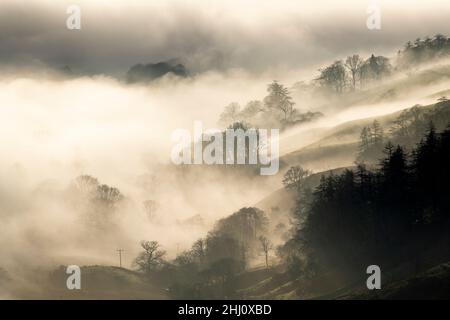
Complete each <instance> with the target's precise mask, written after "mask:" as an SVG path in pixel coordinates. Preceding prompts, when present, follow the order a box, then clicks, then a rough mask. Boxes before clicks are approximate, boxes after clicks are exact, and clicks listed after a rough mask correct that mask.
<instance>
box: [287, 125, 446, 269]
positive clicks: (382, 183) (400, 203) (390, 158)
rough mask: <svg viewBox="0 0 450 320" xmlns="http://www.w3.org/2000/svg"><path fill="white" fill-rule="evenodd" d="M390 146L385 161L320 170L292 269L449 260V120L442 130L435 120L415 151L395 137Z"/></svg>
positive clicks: (302, 210)
mask: <svg viewBox="0 0 450 320" xmlns="http://www.w3.org/2000/svg"><path fill="white" fill-rule="evenodd" d="M384 154H385V156H384V159H383V160H381V161H380V166H379V169H377V170H374V171H370V170H368V169H366V168H365V166H364V165H359V166H358V167H357V169H356V170H355V171H351V170H347V171H345V172H344V173H342V174H341V175H338V176H336V175H330V176H327V177H322V179H321V182H320V184H319V186H318V187H317V188H316V190H315V191H314V192H313V193H312V194H311V195H310V196H309V199H307V200H305V199H304V195H303V196H302V198H303V199H302V201H299V204H298V208H297V212H299V215H301V217H298V220H299V221H302V223H299V224H298V226H297V231H296V232H295V236H294V237H293V239H292V240H291V241H289V242H288V245H290V246H291V247H292V246H293V243H295V246H296V250H294V252H295V253H294V254H295V255H297V256H298V255H300V256H301V257H298V258H297V259H292V257H291V258H290V261H291V262H292V263H295V264H296V265H293V266H291V269H292V270H297V271H301V270H306V271H308V274H317V273H322V274H323V272H327V271H329V270H334V271H336V272H340V273H344V274H348V275H349V276H351V275H355V274H364V272H365V268H366V267H367V266H368V265H370V264H377V265H380V266H381V267H382V268H383V267H385V268H392V267H394V266H398V265H400V264H402V263H403V264H405V263H407V264H409V265H412V266H414V268H416V269H417V271H419V270H420V269H422V268H423V267H427V266H429V265H432V264H433V263H438V262H441V261H447V260H450V126H449V127H448V128H447V129H446V130H445V131H443V132H442V133H440V134H438V133H436V131H435V129H434V127H433V126H432V125H430V128H429V130H428V131H427V133H426V136H425V137H424V138H423V139H422V141H421V142H420V143H419V144H418V145H417V146H416V147H415V149H414V150H413V152H411V154H409V155H408V154H406V153H405V151H404V149H403V148H402V147H401V146H399V145H397V146H394V145H392V144H390V143H388V144H387V145H386V147H385V149H384ZM305 215H306V218H305ZM311 269H313V270H314V272H311Z"/></svg>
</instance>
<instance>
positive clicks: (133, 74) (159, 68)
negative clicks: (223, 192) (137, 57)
mask: <svg viewBox="0 0 450 320" xmlns="http://www.w3.org/2000/svg"><path fill="white" fill-rule="evenodd" d="M168 73H173V74H174V75H176V76H179V77H187V76H188V75H189V72H188V70H187V69H186V67H185V66H184V65H182V64H181V63H178V64H175V63H172V62H170V61H167V62H158V63H149V64H137V65H134V66H132V67H131V68H130V70H128V72H127V74H126V81H127V82H128V83H137V82H148V81H152V80H155V79H157V78H160V77H162V76H164V75H166V74H168Z"/></svg>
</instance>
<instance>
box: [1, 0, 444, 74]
mask: <svg viewBox="0 0 450 320" xmlns="http://www.w3.org/2000/svg"><path fill="white" fill-rule="evenodd" d="M208 3H209V2H208ZM286 3H289V4H290V6H292V2H286ZM327 3H329V2H327ZM339 3H340V5H339V6H337V5H335V6H334V7H333V6H330V5H328V6H327V7H326V10H324V11H323V12H322V13H321V11H320V10H319V9H320V7H319V6H317V7H315V8H313V9H312V8H310V7H305V8H302V4H301V2H299V5H298V7H299V8H302V9H301V10H294V11H293V10H289V6H286V10H283V4H284V2H281V3H280V7H281V9H280V8H277V9H278V10H271V8H270V7H269V8H267V10H265V11H261V10H259V11H255V12H252V11H250V10H248V8H246V9H247V10H246V11H244V12H243V13H242V14H235V12H234V11H233V10H230V8H223V11H221V10H222V9H221V8H222V7H221V6H220V5H219V4H218V3H216V2H211V3H209V4H204V2H203V3H201V2H199V3H198V4H197V5H191V6H187V5H183V4H180V3H178V4H175V3H174V4H172V5H158V6H157V5H155V6H133V5H130V6H129V7H127V6H126V5H122V6H118V7H114V6H108V5H106V4H104V5H102V6H100V5H96V6H89V5H83V6H82V30H80V31H69V30H67V29H66V27H65V19H66V17H67V14H66V7H67V4H68V3H64V2H58V4H54V2H47V1H45V2H43V1H31V2H30V1H19V2H7V3H6V4H0V43H1V46H0V63H2V64H9V65H11V64H12V65H33V64H38V65H39V64H44V65H49V66H54V67H61V66H65V65H68V66H70V67H71V68H72V69H73V70H77V71H82V72H93V73H97V72H103V73H108V74H116V75H119V74H122V75H123V74H125V73H126V71H127V70H128V69H129V68H130V67H131V66H132V65H135V64H137V63H144V64H146V63H156V62H158V61H167V60H169V59H173V58H177V59H179V60H180V61H181V62H182V63H183V64H184V65H186V66H187V67H188V68H189V69H190V70H192V71H194V72H198V71H200V72H201V71H205V70H210V69H229V68H243V69H247V70H249V71H251V72H262V71H265V70H268V69H273V68H277V67H279V68H281V67H290V68H302V67H305V66H309V65H315V64H319V63H322V62H323V61H329V60H332V59H335V58H338V57H341V56H344V55H345V54H348V53H351V52H354V51H357V52H362V53H369V52H376V53H379V54H393V53H395V50H396V49H397V48H399V47H401V45H402V44H403V43H404V42H406V41H407V40H412V39H415V38H416V37H419V36H420V37H423V36H426V35H433V34H435V33H438V32H441V33H445V32H446V31H447V30H450V28H449V27H450V22H449V20H448V12H447V11H446V10H434V8H428V9H426V8H424V9H415V10H414V9H411V8H409V9H408V10H406V9H405V10H404V11H402V10H390V9H389V8H387V9H383V8H382V9H383V11H382V13H383V15H382V29H381V30H379V31H370V30H368V29H367V28H366V26H365V23H366V18H367V14H366V11H365V10H366V5H367V4H364V5H361V4H358V5H352V6H351V7H349V8H345V4H344V2H342V1H341V2H339ZM352 4H353V2H352ZM447 7H448V6H447ZM240 9H241V8H240V7H236V8H235V11H236V12H239V10H240ZM432 9H433V10H432ZM318 12H319V14H318ZM430 12H431V13H430Z"/></svg>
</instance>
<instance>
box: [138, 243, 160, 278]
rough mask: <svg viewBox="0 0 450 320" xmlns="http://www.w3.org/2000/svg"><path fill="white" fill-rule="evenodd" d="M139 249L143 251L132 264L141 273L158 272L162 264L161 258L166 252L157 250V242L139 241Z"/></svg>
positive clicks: (158, 246)
mask: <svg viewBox="0 0 450 320" xmlns="http://www.w3.org/2000/svg"><path fill="white" fill-rule="evenodd" d="M141 247H142V248H143V249H144V251H143V252H141V253H140V254H139V255H138V256H137V258H136V259H135V260H134V264H135V265H136V266H137V267H138V269H139V270H140V271H143V272H151V271H155V270H158V269H159V268H160V267H161V266H162V264H163V263H164V260H163V257H164V256H165V254H166V252H165V251H164V250H160V249H159V248H160V245H159V243H158V242H157V241H141Z"/></svg>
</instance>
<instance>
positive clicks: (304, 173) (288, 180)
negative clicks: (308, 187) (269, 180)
mask: <svg viewBox="0 0 450 320" xmlns="http://www.w3.org/2000/svg"><path fill="white" fill-rule="evenodd" d="M310 175H311V171H310V170H305V169H303V168H302V167H301V166H293V167H291V168H290V169H289V170H288V171H287V172H286V173H285V174H284V178H283V184H284V186H285V187H286V189H293V190H296V191H297V192H300V191H301V190H302V188H303V185H304V182H305V179H306V178H307V177H309V176H310Z"/></svg>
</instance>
